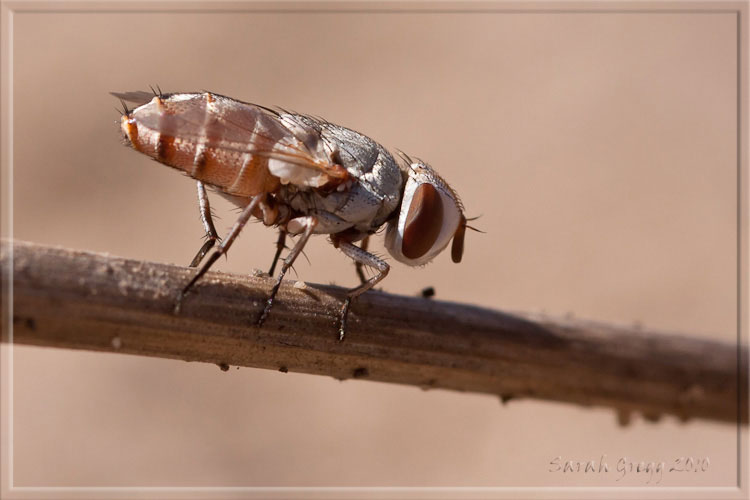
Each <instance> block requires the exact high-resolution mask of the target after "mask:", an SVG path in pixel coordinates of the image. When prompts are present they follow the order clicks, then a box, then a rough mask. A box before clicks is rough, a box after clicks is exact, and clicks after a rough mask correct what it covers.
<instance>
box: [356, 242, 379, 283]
mask: <svg viewBox="0 0 750 500" xmlns="http://www.w3.org/2000/svg"><path fill="white" fill-rule="evenodd" d="M369 241H370V235H367V236H365V237H364V238H362V243H360V244H359V248H361V249H362V250H363V251H365V252H367V243H369ZM362 266H364V264H363V263H362V262H360V261H358V260H356V259H355V261H354V269H355V270H356V271H357V276H359V282H360V283H362V284H364V283H366V282H367V278H366V277H365V273H364V271H362ZM381 279H382V278H381Z"/></svg>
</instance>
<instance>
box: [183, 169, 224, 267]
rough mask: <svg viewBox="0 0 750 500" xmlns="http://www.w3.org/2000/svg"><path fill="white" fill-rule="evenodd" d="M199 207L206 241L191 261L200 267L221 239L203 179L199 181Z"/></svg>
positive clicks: (194, 265) (192, 265)
mask: <svg viewBox="0 0 750 500" xmlns="http://www.w3.org/2000/svg"><path fill="white" fill-rule="evenodd" d="M198 208H199V210H200V214H201V221H202V222H203V229H205V231H206V242H205V243H203V246H202V247H201V249H200V250H198V253H197V254H196V255H195V257H193V260H192V262H190V267H198V264H200V262H201V261H202V260H203V257H205V256H206V254H207V253H208V251H209V250H211V248H212V247H213V246H214V244H215V243H216V241H217V240H218V239H219V235H218V234H217V233H216V228H215V227H214V221H213V219H212V218H211V205H209V204H208V194H207V193H206V187H205V186H204V185H203V183H202V182H201V181H198Z"/></svg>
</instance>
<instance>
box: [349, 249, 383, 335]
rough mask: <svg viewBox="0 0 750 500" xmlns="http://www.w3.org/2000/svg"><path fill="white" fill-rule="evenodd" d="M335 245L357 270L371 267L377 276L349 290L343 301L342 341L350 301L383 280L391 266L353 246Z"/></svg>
mask: <svg viewBox="0 0 750 500" xmlns="http://www.w3.org/2000/svg"><path fill="white" fill-rule="evenodd" d="M336 243H337V246H338V248H339V249H340V250H341V251H342V252H344V253H345V254H346V255H347V256H349V257H350V258H351V259H353V260H354V261H355V262H356V263H357V264H358V267H357V269H359V270H360V271H361V266H363V265H365V266H369V267H372V268H373V269H375V270H376V271H378V274H376V275H375V276H373V277H372V278H370V279H368V280H363V282H362V284H361V285H359V286H358V287H357V288H353V289H351V290H349V292H348V293H347V297H346V300H345V301H344V304H343V306H341V326H340V328H339V340H344V335H345V334H346V319H347V316H348V315H349V307H350V306H351V305H352V300H354V299H356V298H357V297H359V296H360V295H362V294H363V293H365V292H366V291H367V290H369V289H370V288H372V287H374V286H375V285H377V284H378V283H379V282H380V281H381V280H382V279H383V278H385V277H386V276H387V275H388V271H389V270H390V269H391V266H389V265H388V263H387V262H385V261H384V260H382V259H380V258H378V257H376V256H374V255H373V254H371V253H370V252H368V251H366V250H364V249H363V248H360V247H358V246H356V245H353V244H351V243H349V242H347V241H338V242H336ZM363 246H364V245H363ZM363 276H364V274H363Z"/></svg>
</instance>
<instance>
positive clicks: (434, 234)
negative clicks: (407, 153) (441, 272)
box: [385, 161, 466, 266]
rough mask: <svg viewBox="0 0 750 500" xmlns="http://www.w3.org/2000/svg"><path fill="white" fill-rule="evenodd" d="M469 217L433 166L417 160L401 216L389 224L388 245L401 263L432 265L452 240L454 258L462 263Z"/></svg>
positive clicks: (406, 188)
mask: <svg viewBox="0 0 750 500" xmlns="http://www.w3.org/2000/svg"><path fill="white" fill-rule="evenodd" d="M465 227H466V218H465V217H464V214H463V206H462V204H461V201H460V199H459V198H458V195H456V193H455V192H454V191H453V189H451V187H450V186H449V185H448V184H447V183H446V182H445V181H444V180H443V179H442V178H441V177H440V176H439V175H438V174H437V173H436V172H435V171H434V170H433V169H432V167H430V166H429V165H427V164H425V163H423V162H421V161H418V162H416V163H412V164H411V165H410V166H409V170H408V179H407V181H406V185H405V186H404V192H403V196H402V200H401V207H400V209H399V211H398V216H397V217H393V218H392V219H390V220H389V222H388V228H387V230H386V236H385V246H386V248H387V249H388V252H389V253H390V254H391V255H392V256H393V257H394V258H395V259H396V260H398V261H399V262H403V263H404V264H408V265H410V266H420V265H424V264H427V263H428V262H430V261H431V260H432V259H433V258H434V257H435V256H436V255H437V254H439V253H440V252H442V251H443V249H445V247H446V246H448V243H449V242H450V241H451V239H453V249H452V252H451V253H452V258H453V261H454V262H460V260H461V254H462V253H463V234H464V229H465Z"/></svg>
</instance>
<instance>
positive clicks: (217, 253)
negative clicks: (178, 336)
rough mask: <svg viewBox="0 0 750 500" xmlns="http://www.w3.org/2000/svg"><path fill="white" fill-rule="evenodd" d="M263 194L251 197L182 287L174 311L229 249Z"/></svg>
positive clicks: (177, 311)
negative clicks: (199, 266) (226, 231)
mask: <svg viewBox="0 0 750 500" xmlns="http://www.w3.org/2000/svg"><path fill="white" fill-rule="evenodd" d="M263 197H264V195H258V196H255V197H253V198H252V200H250V203H248V205H247V206H246V207H245V208H244V209H242V213H240V216H239V217H238V218H237V221H236V222H235V223H234V226H232V229H230V230H229V233H227V235H226V237H225V238H224V240H223V241H222V242H221V243H219V246H218V247H217V248H216V250H214V251H213V253H212V254H211V256H210V257H209V258H208V260H206V261H205V262H204V263H203V266H201V268H200V269H199V270H198V272H197V273H196V274H195V276H193V279H191V280H190V282H189V283H188V284H187V285H185V288H183V289H182V290H181V291H180V293H179V295H177V300H176V302H175V306H174V313H175V314H179V312H180V308H181V307H182V299H184V298H185V295H186V294H187V293H188V291H190V289H191V288H192V287H193V285H195V283H196V282H197V281H198V280H199V279H200V278H201V276H203V275H204V274H206V271H208V269H209V268H210V267H211V266H212V265H213V263H214V262H216V261H217V260H219V257H221V256H222V255H224V254H225V253H227V251H228V250H229V247H230V246H232V243H233V242H234V240H235V238H237V235H238V234H240V231H242V228H243V227H245V224H246V223H247V221H248V220H250V217H252V215H253V210H254V209H255V208H256V207H257V206H258V204H259V203H260V202H261V200H262V199H263Z"/></svg>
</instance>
